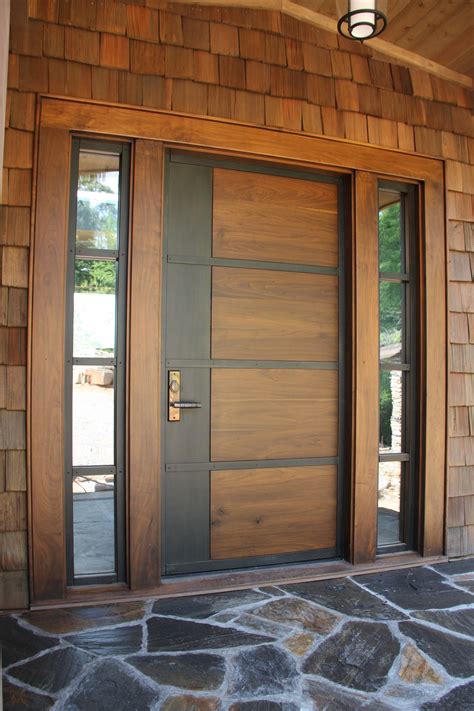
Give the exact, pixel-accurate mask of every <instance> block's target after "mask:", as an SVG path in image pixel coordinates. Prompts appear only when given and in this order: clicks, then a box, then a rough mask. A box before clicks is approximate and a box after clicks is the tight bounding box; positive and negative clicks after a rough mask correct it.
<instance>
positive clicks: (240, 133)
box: [42, 97, 443, 181]
mask: <svg viewBox="0 0 474 711" xmlns="http://www.w3.org/2000/svg"><path fill="white" fill-rule="evenodd" d="M42 116H43V122H44V124H45V125H48V126H51V127H54V128H69V129H73V130H76V131H88V132H90V133H103V134H106V133H111V132H113V133H114V134H115V135H120V136H127V137H137V138H138V137H139V138H148V139H150V140H158V141H163V142H169V143H173V144H175V145H183V146H186V147H188V148H189V147H192V146H196V147H204V148H207V149H209V150H214V149H216V150H221V149H224V150H226V151H228V152H231V153H233V154H235V155H241V156H250V157H253V158H255V157H260V158H265V157H269V158H279V159H280V160H282V161H300V162H304V163H306V164H307V165H313V166H314V165H320V164H322V165H327V166H332V167H333V168H342V169H347V168H352V169H354V170H366V171H371V172H377V173H383V174H388V175H390V176H392V177H393V176H398V177H406V178H415V179H417V180H424V179H434V180H437V179H438V180H440V181H441V180H442V176H443V164H442V161H439V160H436V159H433V158H424V157H422V156H419V155H414V154H410V153H403V152H402V151H398V150H393V149H386V148H379V147H377V148H373V147H372V146H368V145H363V144H360V143H351V142H349V141H341V140H336V139H331V138H321V137H316V136H310V135H305V134H302V133H294V132H289V131H277V130H275V129H270V128H260V127H255V126H249V125H244V124H239V123H237V122H233V121H224V120H220V119H219V120H218V119H213V118H210V117H199V118H195V117H192V116H189V115H180V114H177V113H170V112H166V111H150V110H145V109H129V108H123V107H116V106H104V105H99V104H95V103H93V102H79V101H68V100H61V99H55V98H50V97H48V98H43V101H42Z"/></svg>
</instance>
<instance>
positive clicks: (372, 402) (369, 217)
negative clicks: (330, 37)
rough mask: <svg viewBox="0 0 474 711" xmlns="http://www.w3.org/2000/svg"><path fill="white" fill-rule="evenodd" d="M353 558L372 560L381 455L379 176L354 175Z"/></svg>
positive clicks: (374, 552) (373, 556)
mask: <svg viewBox="0 0 474 711" xmlns="http://www.w3.org/2000/svg"><path fill="white" fill-rule="evenodd" d="M354 212H355V241H354V261H353V279H354V291H353V293H354V307H353V314H352V318H353V358H354V362H353V379H354V390H353V398H354V402H353V413H354V415H353V416H354V421H353V428H354V445H353V446H354V449H353V471H352V492H353V493H352V502H351V503H352V545H351V562H352V563H367V562H369V561H371V560H375V554H376V549H377V481H378V458H379V457H378V455H379V444H378V441H379V440H378V434H379V382H378V372H379V323H378V303H379V264H378V195H377V176H376V175H374V174H373V173H364V172H360V171H359V172H357V173H356V176H355V206H354Z"/></svg>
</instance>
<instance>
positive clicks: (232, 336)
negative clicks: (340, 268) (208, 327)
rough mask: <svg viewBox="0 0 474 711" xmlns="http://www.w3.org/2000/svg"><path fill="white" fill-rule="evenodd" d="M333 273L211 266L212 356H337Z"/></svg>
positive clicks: (335, 280)
mask: <svg viewBox="0 0 474 711" xmlns="http://www.w3.org/2000/svg"><path fill="white" fill-rule="evenodd" d="M338 347H339V344H338V278H337V277H336V276H328V275H325V274H303V273H296V272H278V271H269V270H260V269H229V268H226V267H214V268H213V274H212V357H213V358H229V359H233V358H236V359H239V358H243V359H246V358H247V359H251V360H253V359H261V360H316V361H337V358H338Z"/></svg>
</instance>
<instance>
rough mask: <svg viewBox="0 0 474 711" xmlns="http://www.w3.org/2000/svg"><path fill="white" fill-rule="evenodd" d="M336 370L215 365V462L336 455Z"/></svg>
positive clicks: (213, 405) (212, 404)
mask: <svg viewBox="0 0 474 711" xmlns="http://www.w3.org/2000/svg"><path fill="white" fill-rule="evenodd" d="M337 429H338V373H337V371H334V370H300V369H287V370H283V369H276V368H272V369H258V370H257V369H256V370H252V369H250V368H248V369H247V368H246V369H227V368H222V369H214V370H213V372H212V380H211V458H212V460H213V461H232V460H247V459H248V460H253V459H259V460H260V459H301V458H304V457H331V456H336V455H337V439H338V438H337Z"/></svg>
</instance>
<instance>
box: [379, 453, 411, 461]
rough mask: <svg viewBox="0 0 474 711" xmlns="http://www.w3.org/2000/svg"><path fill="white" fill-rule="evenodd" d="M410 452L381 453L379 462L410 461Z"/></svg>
mask: <svg viewBox="0 0 474 711" xmlns="http://www.w3.org/2000/svg"><path fill="white" fill-rule="evenodd" d="M409 461H410V455H409V454H379V462H409Z"/></svg>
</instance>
